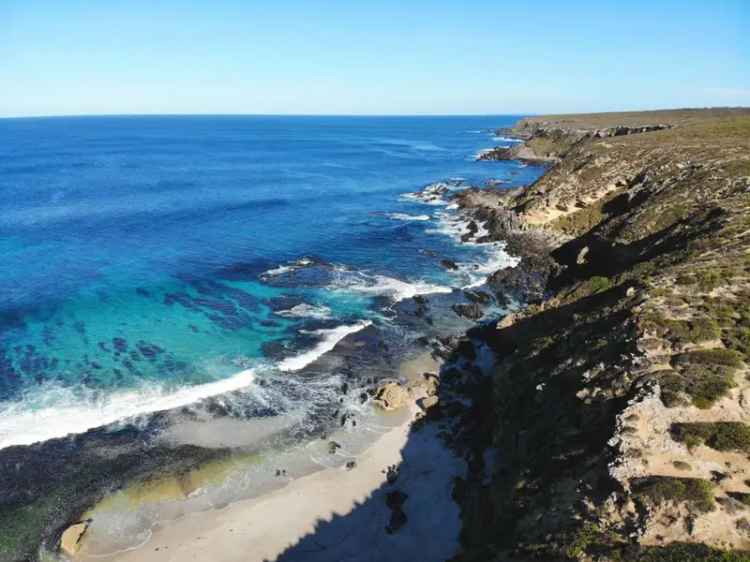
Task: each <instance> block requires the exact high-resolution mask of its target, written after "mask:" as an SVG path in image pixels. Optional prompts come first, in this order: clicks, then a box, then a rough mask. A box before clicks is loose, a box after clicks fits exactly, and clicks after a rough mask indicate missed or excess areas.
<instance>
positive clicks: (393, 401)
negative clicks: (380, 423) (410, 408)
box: [373, 382, 409, 411]
mask: <svg viewBox="0 0 750 562" xmlns="http://www.w3.org/2000/svg"><path fill="white" fill-rule="evenodd" d="M373 402H374V403H375V405H376V406H378V407H380V408H382V409H383V410H386V411H391V410H398V409H399V408H403V407H404V406H406V404H408V402H409V391H408V390H407V389H406V388H405V387H404V386H403V385H401V384H400V383H397V382H389V383H386V384H384V385H383V386H381V387H380V388H378V389H377V391H376V392H375V397H374V398H373Z"/></svg>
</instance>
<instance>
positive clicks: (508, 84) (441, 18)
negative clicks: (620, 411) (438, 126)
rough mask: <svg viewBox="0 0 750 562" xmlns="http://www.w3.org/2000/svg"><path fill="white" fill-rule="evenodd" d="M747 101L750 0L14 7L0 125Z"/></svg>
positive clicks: (0, 8)
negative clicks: (116, 116)
mask: <svg viewBox="0 0 750 562" xmlns="http://www.w3.org/2000/svg"><path fill="white" fill-rule="evenodd" d="M706 105H750V0H734V1H731V0H726V1H725V0H702V1H697V0H682V1H671V0H645V1H641V0H630V1H628V0H622V1H618V2H615V1H605V0H600V1H597V0H591V1H575V0H568V1H554V2H553V1H545V0H536V1H534V2H524V1H522V0H514V1H512V2H502V1H498V0H493V1H484V0H474V1H473V2H459V1H454V2H441V1H439V0H433V1H426V0H383V1H369V2H361V1H357V0H345V1H338V0H333V1H323V0H321V1H314V0H309V1H306V2H302V1H297V2H295V1H287V0H272V1H268V2H260V1H253V0H245V1H241V0H214V1H211V2H209V1H198V0H192V1H190V0H184V1H182V2H177V1H174V0H149V1H142V0H128V1H115V0H106V1H104V0H102V1H95V0H90V1H83V0H0V115H3V116H10V115H70V114H100V113H305V114H307V113H323V114H331V113H343V114H381V113H397V114H415V113H428V114H429V113H448V114H459V113H491V114H497V113H531V112H533V113H545V112H546V113H549V112H573V111H600V110H619V109H642V108H659V107H684V106H706Z"/></svg>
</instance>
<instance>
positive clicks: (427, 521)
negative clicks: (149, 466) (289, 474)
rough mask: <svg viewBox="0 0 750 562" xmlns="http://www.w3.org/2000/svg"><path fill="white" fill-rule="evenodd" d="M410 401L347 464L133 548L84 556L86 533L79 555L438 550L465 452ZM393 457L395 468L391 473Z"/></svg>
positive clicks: (437, 556)
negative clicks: (392, 500)
mask: <svg viewBox="0 0 750 562" xmlns="http://www.w3.org/2000/svg"><path fill="white" fill-rule="evenodd" d="M437 366H438V364H437V363H436V362H435V361H434V360H433V359H432V358H430V357H429V355H426V354H425V355H424V356H421V357H418V358H415V359H412V360H410V361H406V362H405V363H404V364H403V365H402V375H403V376H404V378H406V379H407V380H413V379H414V378H415V377H418V376H421V373H422V372H429V371H433V372H434V371H435V367H437ZM415 398H418V396H415ZM407 407H408V408H409V409H410V414H411V415H410V416H408V417H407V418H406V421H405V422H403V423H402V424H400V425H398V426H396V427H395V428H393V429H391V430H390V431H388V432H387V433H384V434H383V435H382V436H380V437H379V438H378V439H377V440H376V441H375V442H374V443H373V444H372V445H370V447H368V448H367V449H366V450H365V451H364V452H363V453H362V454H361V455H360V457H359V458H358V459H357V464H356V466H355V467H354V468H353V469H350V470H349V469H347V468H346V467H335V468H326V469H323V470H320V471H318V472H315V473H313V474H310V475H307V476H303V477H301V478H298V479H295V480H292V481H291V482H289V483H288V484H287V485H286V486H284V487H282V488H280V489H277V490H275V491H272V492H270V493H268V494H266V495H263V496H261V497H258V498H254V499H249V500H242V501H238V502H236V503H232V504H229V505H228V506H227V507H225V508H223V509H220V510H210V511H205V512H199V513H191V514H188V515H185V516H184V517H182V518H180V519H177V520H175V521H170V522H165V523H163V524H161V525H159V526H157V527H156V528H154V529H152V533H151V536H150V538H149V539H148V540H147V541H146V542H145V543H144V544H143V545H142V546H140V547H139V548H137V549H133V550H130V551H127V552H122V553H118V554H115V555H112V556H107V557H101V556H88V555H87V554H86V536H84V540H83V541H82V548H81V551H80V552H79V554H78V556H76V561H81V562H93V561H95V560H98V561H101V560H107V561H111V562H177V561H183V560H200V561H208V560H210V561H212V562H240V561H242V562H252V561H261V560H277V559H279V560H305V561H316V560H320V561H321V562H322V561H324V560H325V561H330V560H342V559H346V560H362V561H365V560H366V561H376V560H388V559H391V560H392V559H401V560H403V559H409V558H412V559H416V560H424V561H429V560H444V559H446V558H448V557H450V556H451V555H452V554H454V553H455V552H456V550H457V548H458V533H459V530H460V519H459V512H458V507H457V505H456V504H455V503H454V502H453V500H452V498H451V490H452V483H453V479H454V477H455V476H457V475H459V474H462V473H463V470H464V466H463V461H460V460H459V459H457V458H455V457H454V456H453V455H452V453H450V452H449V451H448V450H447V449H446V448H445V447H444V445H443V444H442V442H441V440H440V439H439V437H438V436H437V428H435V427H432V426H431V425H428V426H426V427H423V428H422V429H420V430H418V431H412V430H411V422H412V421H413V420H414V418H415V416H416V415H418V408H417V407H416V406H415V405H414V403H410V404H409V405H408V406H407ZM392 465H397V466H398V467H399V473H398V474H399V475H398V478H397V479H396V481H395V482H392V483H389V482H388V479H387V473H386V469H387V467H389V466H392ZM396 490H398V491H400V492H402V493H404V494H406V496H407V499H406V501H405V503H404V504H403V510H404V513H405V514H406V516H407V521H406V523H405V524H404V526H403V527H402V528H401V529H399V530H398V531H396V532H395V533H389V532H388V531H387V530H386V526H387V525H388V524H389V522H390V518H391V510H390V508H389V507H388V505H387V503H386V497H387V495H388V494H389V493H392V492H394V491H396ZM438 530H439V532H437V531H438Z"/></svg>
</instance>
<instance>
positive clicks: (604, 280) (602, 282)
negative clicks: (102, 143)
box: [588, 275, 612, 294]
mask: <svg viewBox="0 0 750 562" xmlns="http://www.w3.org/2000/svg"><path fill="white" fill-rule="evenodd" d="M588 285H589V288H590V289H591V293H592V294H596V293H601V292H602V291H606V290H607V289H609V288H611V287H612V281H610V279H609V278H608V277H602V276H601V275H596V276H594V277H592V278H591V279H589V281H588Z"/></svg>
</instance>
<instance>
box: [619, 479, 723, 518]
mask: <svg viewBox="0 0 750 562" xmlns="http://www.w3.org/2000/svg"><path fill="white" fill-rule="evenodd" d="M632 487H633V492H634V494H635V496H636V497H638V498H641V499H642V500H646V501H650V502H652V503H654V504H656V505H659V504H662V503H664V502H669V501H672V502H686V503H687V504H688V505H689V506H690V508H691V509H694V510H696V511H699V512H708V511H712V510H713V509H714V493H713V484H712V483H711V482H709V481H707V480H701V479H699V478H672V477H668V476H650V477H647V478H637V479H634V480H633V481H632Z"/></svg>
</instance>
